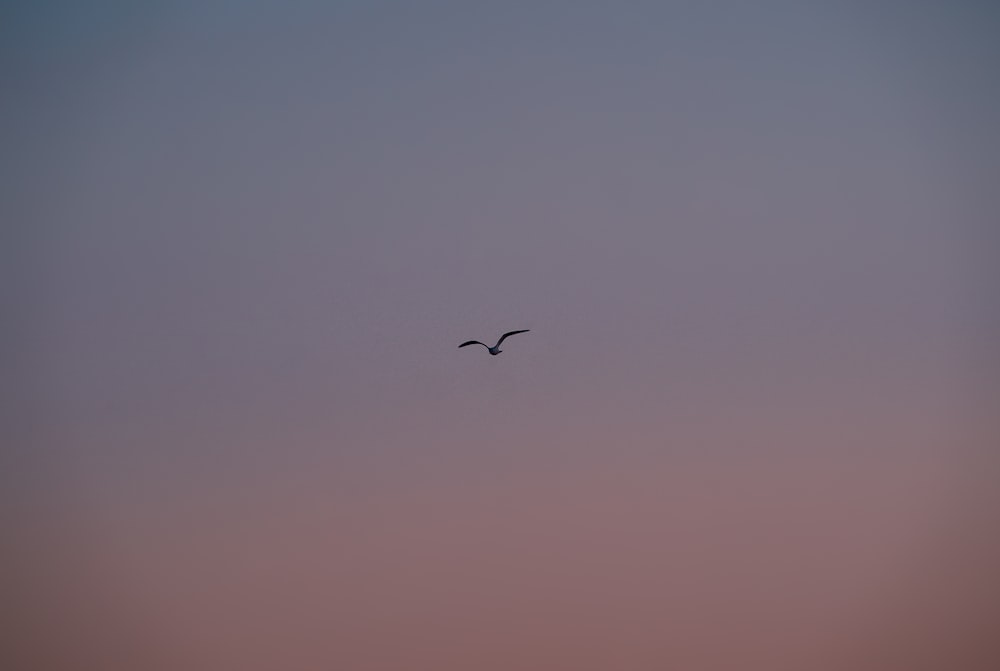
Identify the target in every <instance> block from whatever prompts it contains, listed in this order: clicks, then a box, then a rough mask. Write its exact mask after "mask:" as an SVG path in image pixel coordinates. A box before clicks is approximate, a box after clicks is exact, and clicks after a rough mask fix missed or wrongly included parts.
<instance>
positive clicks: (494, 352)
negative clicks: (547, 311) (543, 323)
mask: <svg viewBox="0 0 1000 671" xmlns="http://www.w3.org/2000/svg"><path fill="white" fill-rule="evenodd" d="M530 330H531V329H522V330H520V331H508V332H507V333H504V334H503V335H502V336H500V340H497V344H496V345H494V346H493V347H490V346H489V345H487V344H486V343H483V342H479V341H478V340H468V341H466V342H464V343H462V344H461V345H459V347H465V346H466V345H482V346H483V347H485V348H486V349H487V351H489V353H490V355H491V356H496V355H497V354H499V353H500V352H502V351H503V350H501V349H500V343H502V342H503V341H504V339H506V338H507V336H512V335H517V334H518V333H527V332H528V331H530Z"/></svg>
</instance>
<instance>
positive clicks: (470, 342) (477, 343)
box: [459, 340, 489, 349]
mask: <svg viewBox="0 0 1000 671" xmlns="http://www.w3.org/2000/svg"><path fill="white" fill-rule="evenodd" d="M466 345H482V346H483V347H486V345H485V344H483V343H481V342H479V341H478V340H467V341H465V342H464V343H462V344H461V345H459V347H465V346H466ZM486 349H489V347H486Z"/></svg>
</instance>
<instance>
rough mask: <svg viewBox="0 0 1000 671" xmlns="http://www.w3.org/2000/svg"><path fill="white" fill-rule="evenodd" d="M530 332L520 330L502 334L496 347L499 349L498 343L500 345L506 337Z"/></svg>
mask: <svg viewBox="0 0 1000 671" xmlns="http://www.w3.org/2000/svg"><path fill="white" fill-rule="evenodd" d="M530 330H531V329H521V330H520V331H507V333H504V334H503V335H502V336H500V340H497V344H496V347H500V343H502V342H503V341H504V339H505V338H506V337H507V336H512V335H517V334H518V333H527V332H528V331H530Z"/></svg>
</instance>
